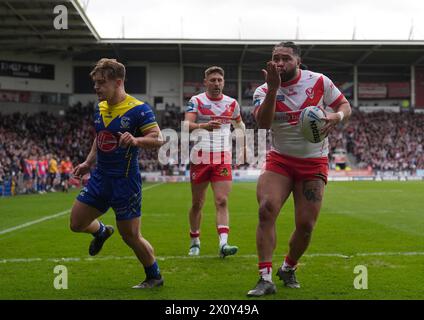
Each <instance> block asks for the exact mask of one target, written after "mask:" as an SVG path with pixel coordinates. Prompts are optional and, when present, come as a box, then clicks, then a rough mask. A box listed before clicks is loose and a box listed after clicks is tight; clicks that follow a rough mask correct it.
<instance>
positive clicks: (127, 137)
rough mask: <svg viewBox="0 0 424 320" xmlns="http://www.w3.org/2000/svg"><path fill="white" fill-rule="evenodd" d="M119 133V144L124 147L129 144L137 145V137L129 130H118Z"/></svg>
mask: <svg viewBox="0 0 424 320" xmlns="http://www.w3.org/2000/svg"><path fill="white" fill-rule="evenodd" d="M118 135H119V146H120V147H122V148H126V147H129V146H136V145H137V140H136V138H135V137H134V136H133V135H132V134H131V133H129V132H124V133H122V132H118Z"/></svg>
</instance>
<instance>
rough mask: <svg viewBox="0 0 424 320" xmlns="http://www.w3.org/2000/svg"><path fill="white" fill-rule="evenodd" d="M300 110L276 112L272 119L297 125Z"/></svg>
mask: <svg viewBox="0 0 424 320" xmlns="http://www.w3.org/2000/svg"><path fill="white" fill-rule="evenodd" d="M300 113H301V111H296V112H290V113H288V112H276V113H275V115H274V121H279V122H287V123H288V124H291V125H297V124H298V123H299V117H300Z"/></svg>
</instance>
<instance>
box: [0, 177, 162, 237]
mask: <svg viewBox="0 0 424 320" xmlns="http://www.w3.org/2000/svg"><path fill="white" fill-rule="evenodd" d="M162 184H164V182H160V183H156V184H154V185H151V186H148V187H146V188H143V190H144V191H145V190H149V189H152V188H154V187H157V186H160V185H162ZM69 212H71V209H68V210H65V211H61V212H58V213H55V214H53V215H51V216H46V217H43V218H40V219H37V220H33V221H29V222H26V223H24V224H20V225H18V226H15V227H12V228H8V229H4V230H1V231H0V235H2V234H5V233H9V232H12V231H15V230H19V229H23V228H26V227H29V226H32V225H34V224H37V223H40V222H44V221H47V220H51V219H55V218H58V217H61V216H63V215H65V214H67V213H69Z"/></svg>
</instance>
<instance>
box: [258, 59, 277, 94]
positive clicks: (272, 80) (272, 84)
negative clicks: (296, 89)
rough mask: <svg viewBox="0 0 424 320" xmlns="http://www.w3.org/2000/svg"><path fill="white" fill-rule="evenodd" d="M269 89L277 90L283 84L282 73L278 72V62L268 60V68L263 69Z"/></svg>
mask: <svg viewBox="0 0 424 320" xmlns="http://www.w3.org/2000/svg"><path fill="white" fill-rule="evenodd" d="M262 73H263V74H264V78H265V81H266V83H267V85H268V89H275V90H277V89H278V88H280V85H281V78H280V73H279V72H278V68H277V64H276V63H275V62H274V61H268V62H267V64H266V70H265V69H262Z"/></svg>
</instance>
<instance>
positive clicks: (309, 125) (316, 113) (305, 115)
mask: <svg viewBox="0 0 424 320" xmlns="http://www.w3.org/2000/svg"><path fill="white" fill-rule="evenodd" d="M323 118H325V114H324V111H323V110H322V109H321V108H320V107H316V106H309V107H307V108H305V109H303V110H302V112H301V114H300V118H299V125H300V131H301V132H302V135H303V136H304V137H305V139H306V140H308V141H309V142H312V143H318V142H321V141H323V140H324V139H325V138H326V136H325V135H323V134H322V133H321V129H322V127H324V126H325V120H323Z"/></svg>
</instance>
